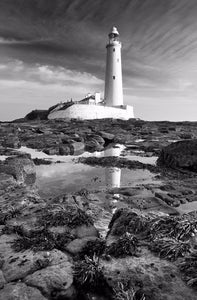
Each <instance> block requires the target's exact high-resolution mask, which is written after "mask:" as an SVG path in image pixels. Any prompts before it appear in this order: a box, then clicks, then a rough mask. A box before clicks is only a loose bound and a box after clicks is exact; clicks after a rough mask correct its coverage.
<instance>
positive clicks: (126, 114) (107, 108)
mask: <svg viewBox="0 0 197 300" xmlns="http://www.w3.org/2000/svg"><path fill="white" fill-rule="evenodd" d="M106 48H107V60H106V73H105V96H104V98H105V99H104V101H98V99H97V96H98V95H97V96H96V94H95V96H94V97H89V98H85V99H82V100H81V101H75V102H72V103H70V105H67V104H66V103H64V105H63V106H64V107H65V108H63V109H62V103H60V104H59V105H57V106H55V108H54V109H53V110H52V111H51V112H50V114H49V115H48V119H73V118H74V119H81V120H90V119H107V118H113V119H122V120H129V119H131V118H134V112H133V106H130V105H125V104H124V103H123V89H122V63H121V43H120V41H119V33H118V30H117V28H116V27H113V28H112V30H111V32H110V33H109V41H108V44H107V46H106ZM92 104H94V105H92ZM119 179H120V172H119V171H118V170H114V179H113V180H114V181H116V182H118V181H119Z"/></svg>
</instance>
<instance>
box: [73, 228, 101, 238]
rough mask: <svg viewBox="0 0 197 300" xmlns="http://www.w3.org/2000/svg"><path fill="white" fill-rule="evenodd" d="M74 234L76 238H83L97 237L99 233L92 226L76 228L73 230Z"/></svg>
mask: <svg viewBox="0 0 197 300" xmlns="http://www.w3.org/2000/svg"><path fill="white" fill-rule="evenodd" d="M74 233H75V235H76V237H77V238H84V237H89V236H92V237H98V236H99V233H98V230H97V229H96V228H95V227H94V226H86V225H82V226H78V227H76V228H75V229H74Z"/></svg>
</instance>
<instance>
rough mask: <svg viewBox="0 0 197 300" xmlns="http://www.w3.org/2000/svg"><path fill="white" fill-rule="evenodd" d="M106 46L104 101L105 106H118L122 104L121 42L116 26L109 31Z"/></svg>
mask: <svg viewBox="0 0 197 300" xmlns="http://www.w3.org/2000/svg"><path fill="white" fill-rule="evenodd" d="M106 48H107V61H106V73H105V102H106V105H107V106H117V107H118V106H119V107H120V106H122V105H123V91H122V63H121V42H120V41H119V33H118V30H117V28H116V27H112V30H111V32H110V33H109V42H108V44H107V46H106Z"/></svg>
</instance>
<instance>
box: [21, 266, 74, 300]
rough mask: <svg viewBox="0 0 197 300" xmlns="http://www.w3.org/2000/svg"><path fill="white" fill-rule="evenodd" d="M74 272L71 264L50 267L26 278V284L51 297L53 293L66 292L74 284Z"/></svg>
mask: <svg viewBox="0 0 197 300" xmlns="http://www.w3.org/2000/svg"><path fill="white" fill-rule="evenodd" d="M72 273H73V271H72V265H71V263H70V262H64V263H62V264H59V265H55V266H49V267H47V268H44V269H42V270H39V271H37V272H35V273H33V274H31V275H29V276H27V277H26V278H25V283H26V284H27V285H30V286H34V287H37V288H38V289H39V290H41V291H42V292H43V293H44V294H46V295H48V296H51V294H52V292H53V291H56V290H59V291H66V290H68V289H69V288H70V287H71V285H72V283H73V274H72Z"/></svg>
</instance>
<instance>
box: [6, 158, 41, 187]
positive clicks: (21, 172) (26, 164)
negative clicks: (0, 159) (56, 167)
mask: <svg viewBox="0 0 197 300" xmlns="http://www.w3.org/2000/svg"><path fill="white" fill-rule="evenodd" d="M0 173H6V174H9V175H12V176H14V178H15V179H16V180H17V181H18V182H19V183H25V184H27V185H31V184H34V183H35V181H36V171H35V165H34V163H33V161H32V160H31V159H30V158H28V156H27V157H25V156H18V157H8V158H7V159H6V160H5V162H4V163H3V164H0Z"/></svg>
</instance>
